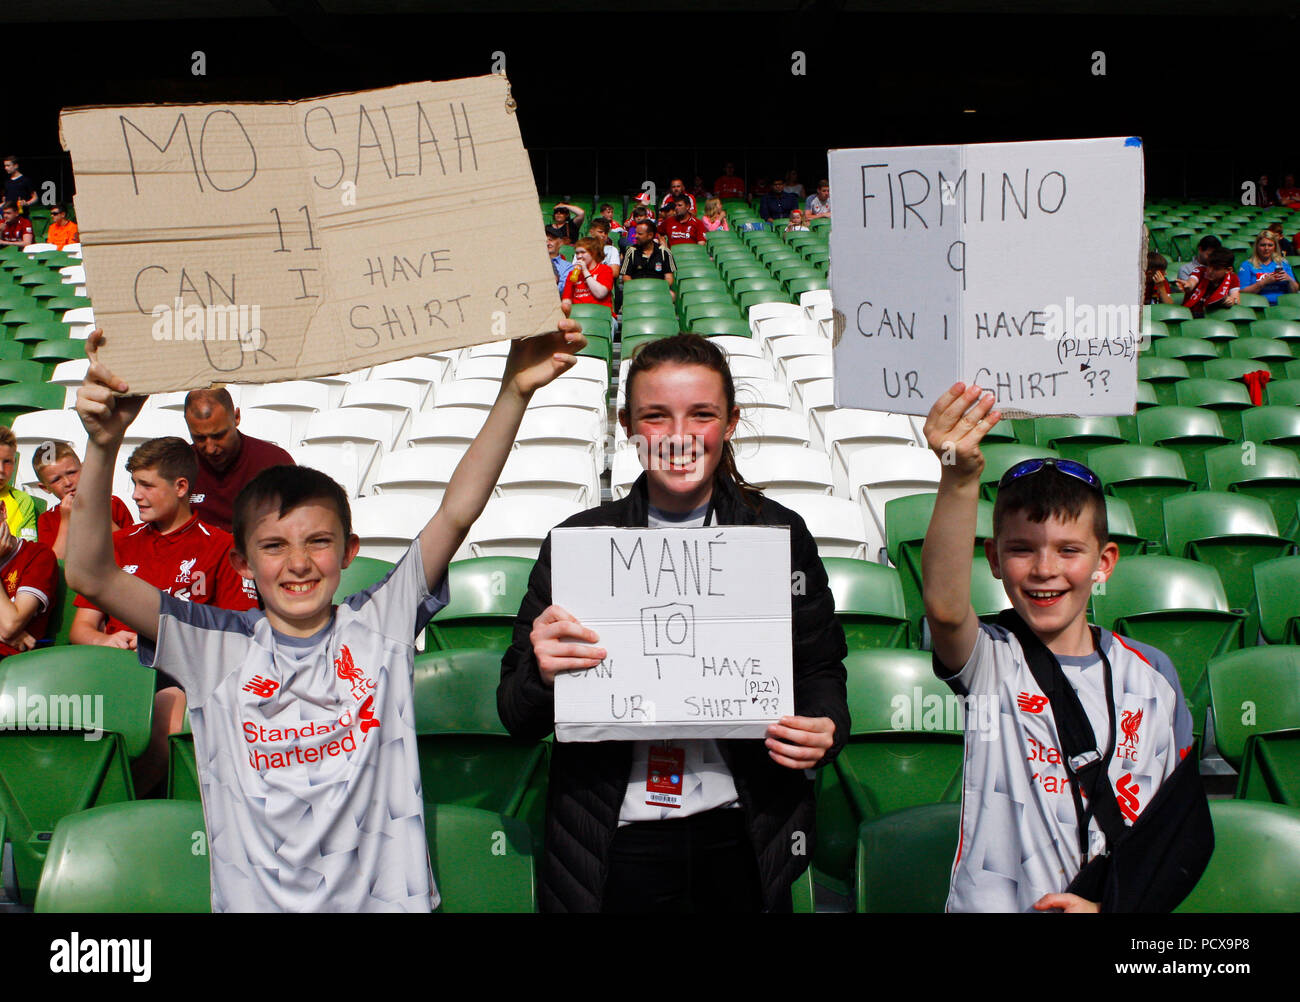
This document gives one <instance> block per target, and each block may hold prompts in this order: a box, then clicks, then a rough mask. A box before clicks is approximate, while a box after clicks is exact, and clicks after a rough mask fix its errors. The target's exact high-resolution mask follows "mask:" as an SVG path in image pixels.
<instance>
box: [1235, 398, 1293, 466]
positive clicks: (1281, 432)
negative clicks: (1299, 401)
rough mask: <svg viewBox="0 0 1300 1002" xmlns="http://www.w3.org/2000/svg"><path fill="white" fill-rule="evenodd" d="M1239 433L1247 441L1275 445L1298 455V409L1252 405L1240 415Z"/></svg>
mask: <svg viewBox="0 0 1300 1002" xmlns="http://www.w3.org/2000/svg"><path fill="white" fill-rule="evenodd" d="M1241 434H1242V436H1243V438H1245V439H1248V440H1249V441H1252V442H1263V443H1264V444H1266V445H1276V446H1278V447H1280V448H1283V449H1287V450H1289V451H1291V452H1293V453H1295V454H1296V455H1297V456H1300V409H1297V408H1295V407H1253V408H1251V409H1250V410H1248V411H1245V412H1243V413H1242V415H1241Z"/></svg>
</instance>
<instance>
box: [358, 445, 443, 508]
mask: <svg viewBox="0 0 1300 1002" xmlns="http://www.w3.org/2000/svg"><path fill="white" fill-rule="evenodd" d="M464 455H465V449H464V447H461V446H455V445H421V446H417V447H415V448H411V449H397V450H395V451H393V452H390V453H388V454H387V455H385V456H382V457H381V458H380V460H379V466H378V469H377V470H376V472H375V476H374V478H373V483H372V489H373V490H374V492H375V493H376V494H416V495H419V496H420V497H427V498H432V499H434V500H436V501H438V502H439V503H441V502H442V496H443V494H445V493H446V491H447V485H448V484H449V483H450V482H451V475H452V474H453V473H455V472H456V466H457V464H458V463H459V462H460V461H461V458H462V457H463V456H464Z"/></svg>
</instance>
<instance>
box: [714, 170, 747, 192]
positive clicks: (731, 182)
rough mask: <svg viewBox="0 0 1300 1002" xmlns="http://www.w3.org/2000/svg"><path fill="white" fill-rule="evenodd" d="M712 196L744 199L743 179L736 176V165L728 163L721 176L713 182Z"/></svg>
mask: <svg viewBox="0 0 1300 1002" xmlns="http://www.w3.org/2000/svg"><path fill="white" fill-rule="evenodd" d="M713 194H714V195H715V196H716V197H718V198H744V197H745V179H744V178H743V177H737V176H736V165H735V164H734V163H731V162H730V161H728V162H727V163H726V164H724V165H723V167H722V174H721V175H720V176H719V177H718V179H717V180H716V181H714V182H713Z"/></svg>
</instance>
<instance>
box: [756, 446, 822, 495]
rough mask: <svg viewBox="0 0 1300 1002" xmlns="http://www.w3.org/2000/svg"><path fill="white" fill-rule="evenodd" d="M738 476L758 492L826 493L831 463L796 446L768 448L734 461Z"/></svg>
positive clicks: (820, 455) (812, 452)
mask: <svg viewBox="0 0 1300 1002" xmlns="http://www.w3.org/2000/svg"><path fill="white" fill-rule="evenodd" d="M736 466H737V468H738V469H739V470H740V475H741V476H742V477H744V478H745V479H746V480H747V481H749V482H750V483H751V484H753V485H754V486H755V487H758V488H760V489H761V490H764V491H768V490H772V491H782V492H785V493H787V494H830V493H831V489H832V481H831V461H830V460H829V459H828V458H827V457H826V455H825V453H821V452H816V451H815V450H813V449H801V448H799V447H798V446H796V445H770V446H764V447H763V448H761V449H759V450H758V451H757V452H756V453H755V454H754V455H752V456H747V457H746V458H745V460H744V461H743V462H737V464H736Z"/></svg>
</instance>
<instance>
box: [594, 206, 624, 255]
mask: <svg viewBox="0 0 1300 1002" xmlns="http://www.w3.org/2000/svg"><path fill="white" fill-rule="evenodd" d="M600 218H601V219H603V220H605V222H607V223H609V239H610V242H611V243H612V244H613V245H614V246H615V247H618V246H621V243H622V240H623V238H624V237H625V236H627V230H626V229H625V228H624V227H623V224H622V223H620V222H619V221H618V220H616V219H615V218H614V206H612V205H610V204H609V203H608V202H604V203H602V204H601V206H600Z"/></svg>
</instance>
